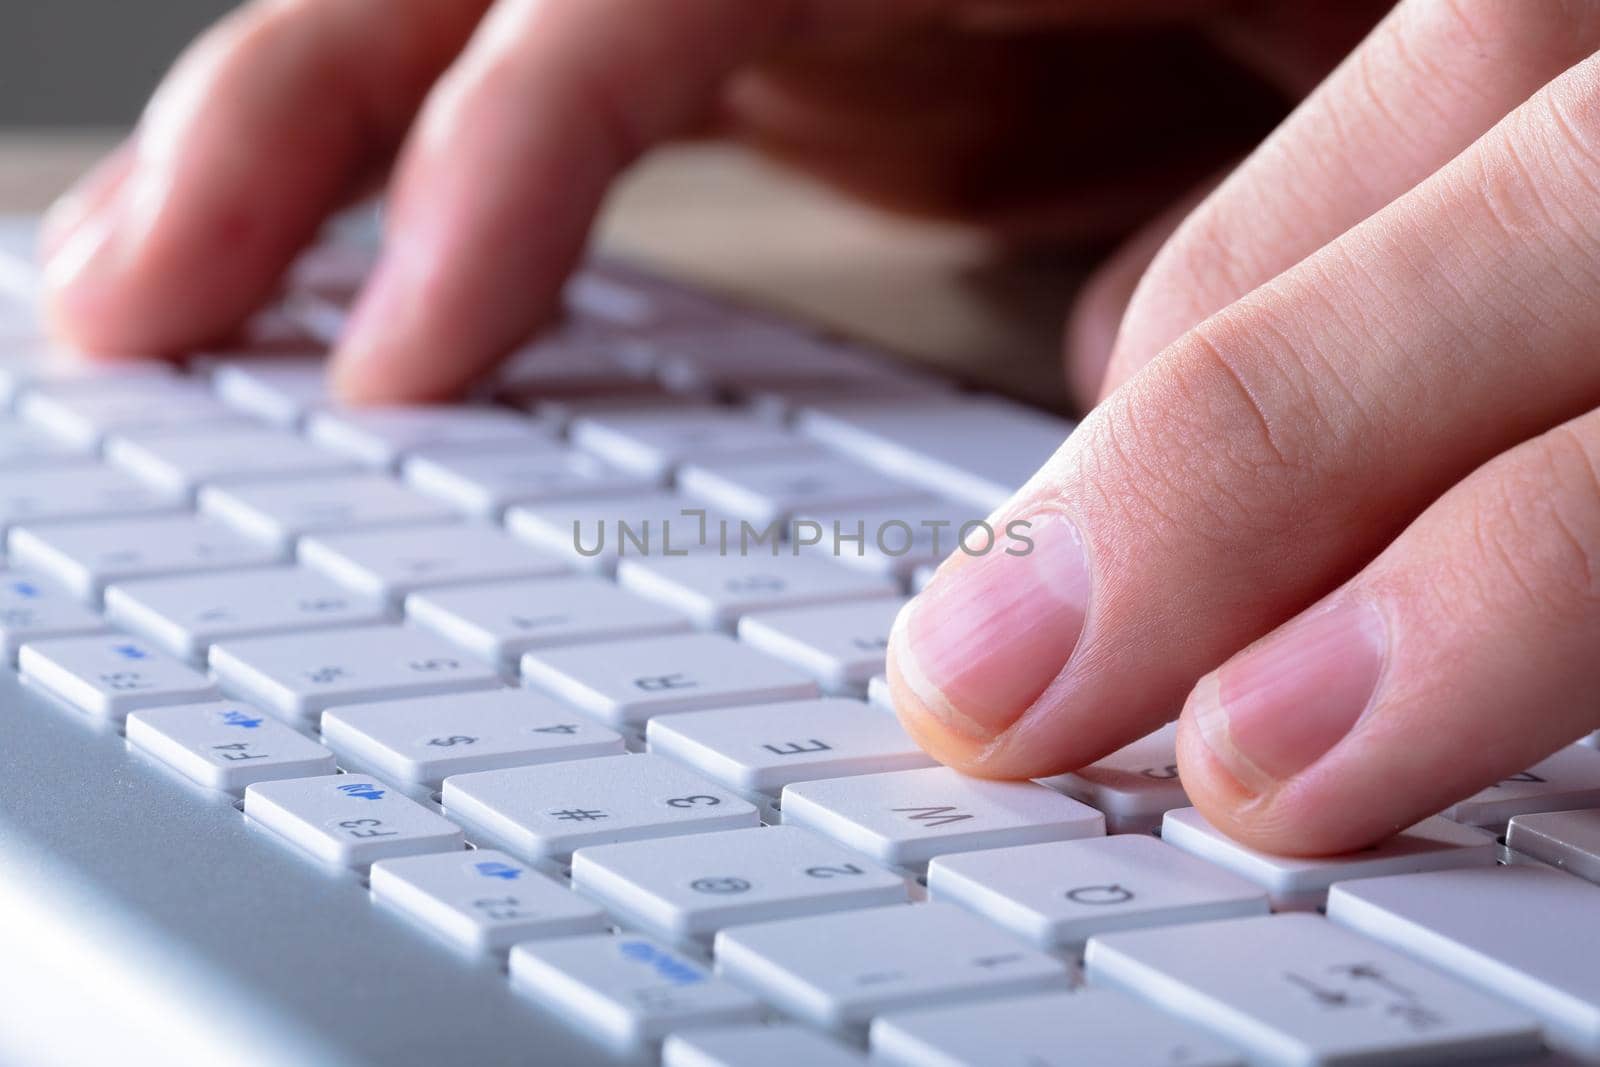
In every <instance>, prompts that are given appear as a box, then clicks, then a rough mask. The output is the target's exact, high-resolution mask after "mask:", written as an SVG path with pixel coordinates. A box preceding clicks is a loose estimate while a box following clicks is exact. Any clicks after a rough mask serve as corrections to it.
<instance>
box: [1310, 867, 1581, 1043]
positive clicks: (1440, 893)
mask: <svg viewBox="0 0 1600 1067" xmlns="http://www.w3.org/2000/svg"><path fill="white" fill-rule="evenodd" d="M1328 917H1329V918H1330V919H1332V920H1334V921H1335V922H1337V923H1341V924H1343V925H1345V926H1348V927H1350V928H1352V929H1354V930H1358V931H1360V932H1361V933H1363V934H1365V935H1367V936H1368V937H1371V938H1374V939H1376V940H1378V941H1382V942H1384V943H1385V944H1387V945H1389V946H1391V947H1392V948H1395V949H1397V950H1399V951H1400V952H1403V953H1405V954H1406V955H1407V956H1412V957H1416V958H1418V959H1422V960H1424V961H1426V962H1428V963H1431V964H1433V965H1434V966H1435V967H1438V968H1440V969H1441V970H1444V971H1448V972H1450V973H1451V974H1454V975H1455V976H1456V977H1458V978H1461V979H1462V980H1464V981H1467V982H1470V983H1472V984H1473V985H1476V986H1479V987H1480V988H1482V989H1485V990H1487V991H1488V992H1490V993H1493V994H1495V995H1496V996H1499V997H1503V998H1505V999H1506V1000H1509V1001H1511V1002H1513V1003H1515V1004H1517V1005H1519V1006H1521V1007H1522V1008H1524V1009H1526V1010H1527V1011H1528V1012H1530V1013H1532V1014H1534V1015H1537V1016H1539V1018H1540V1019H1541V1020H1543V1022H1544V1025H1545V1029H1546V1032H1547V1034H1548V1036H1549V1038H1550V1041H1551V1044H1553V1045H1555V1046H1557V1047H1558V1048H1560V1049H1562V1050H1563V1051H1566V1052H1570V1053H1572V1054H1573V1055H1576V1056H1580V1057H1583V1058H1586V1059H1590V1060H1593V1059H1597V1058H1600V966H1597V965H1596V964H1597V961H1600V923H1597V917H1600V887H1596V886H1592V885H1590V884H1588V883H1587V882H1584V881H1581V880H1579V879H1577V878H1574V877H1572V876H1571V875H1568V874H1562V873H1561V872H1559V871H1552V870H1548V869H1541V868H1538V867H1493V868H1485V869H1483V870H1471V871H1435V872H1432V873H1429V874H1404V875H1396V876H1394V877H1391V878H1366V879H1362V880H1360V881H1355V882H1343V883H1341V884H1339V885H1337V886H1334V887H1333V890H1332V892H1330V893H1329V894H1328Z"/></svg>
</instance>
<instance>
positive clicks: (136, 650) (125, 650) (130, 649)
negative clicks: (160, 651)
mask: <svg viewBox="0 0 1600 1067" xmlns="http://www.w3.org/2000/svg"><path fill="white" fill-rule="evenodd" d="M111 651H113V652H115V653H116V654H117V655H119V656H121V657H122V658H123V659H149V658H150V653H148V652H146V651H145V650H144V649H142V648H140V647H139V646H138V645H112V646H111Z"/></svg>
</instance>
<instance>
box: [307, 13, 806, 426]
mask: <svg viewBox="0 0 1600 1067" xmlns="http://www.w3.org/2000/svg"><path fill="white" fill-rule="evenodd" d="M798 10H799V5H798V4H797V3H782V4H749V3H745V2H741V0H684V2H682V3H676V4H671V5H658V4H654V3H649V2H646V3H639V2H637V0H585V2H583V3H570V4H565V3H544V2H539V0H502V3H500V4H499V5H498V6H497V8H496V9H495V10H494V11H493V12H491V13H490V15H489V16H488V18H487V19H485V21H484V23H483V25H482V27H481V28H480V30H479V32H478V34H477V35H476V36H475V38H474V40H473V42H472V43H471V45H470V46H469V47H468V48H467V50H466V51H465V52H464V54H463V55H462V57H461V59H460V61H459V62H458V63H457V64H456V65H455V67H454V68H453V69H452V70H451V71H450V73H449V74H448V75H447V76H446V77H445V78H444V79H443V80H442V81H441V82H440V84H439V85H438V86H437V87H436V89H435V90H434V92H433V93H432V95H431V98H430V99H429V101H428V103H427V106H426V107H425V108H424V109H423V114H422V116H421V118H420V119H419V122H418V128H417V129H416V130H415V131H414V134H413V136H412V138H411V140H410V142H409V144H408V146H407V148H406V151H405V153H404V155H403V157H402V161H401V165H400V168H399V173H398V175H397V178H396V181H395V186H394V195H393V200H392V203H391V209H390V214H389V218H388V232H387V235H386V241H385V252H384V255H383V258H382V261H381V263H380V266H379V268H378V270H377V272H376V274H375V275H374V278H373V280H372V282H371V283H370V285H369V286H368V288H367V290H366V292H365V293H364V294H363V295H362V297H361V299H360V301H359V302H358V305H357V308H356V311H355V314H354V316H353V317H352V320H351V323H350V325H349V327H348V330H347V332H346V336H345V337H344V338H343V340H342V343H341V344H340V345H339V348H338V351H337V353H336V356H335V363H334V380H335V383H336V385H337V387H338V388H339V389H340V391H341V392H342V393H343V394H344V395H345V396H347V397H349V398H351V399H354V400H361V401H400V400H414V399H431V398H440V397H447V396H450V395H451V394H453V393H455V392H457V391H458V390H459V389H460V388H461V387H462V386H464V385H465V384H467V383H468V382H470V381H471V380H473V378H475V377H476V376H477V375H478V374H479V373H481V372H482V371H483V369H484V368H485V367H487V366H488V365H489V364H491V363H492V362H494V361H495V360H496V359H497V358H498V357H499V356H500V355H502V354H503V353H504V352H505V351H507V350H508V349H509V348H511V347H512V346H514V345H515V344H516V343H518V342H519V341H521V340H522V339H524V338H525V337H526V336H527V334H528V333H529V332H530V330H531V329H532V328H533V327H534V326H535V325H537V324H538V323H539V322H540V321H541V320H542V319H543V318H544V317H546V316H547V315H548V314H549V313H550V311H551V308H552V303H553V299H554V294H555V292H556V290H557V288H558V285H559V281H560V279H561V278H562V277H563V276H564V275H565V274H566V272H567V270H568V269H569V268H570V266H571V264H572V261H573V260H574V258H575V257H576V256H577V254H578V251H579V249H580V248H581V247H582V244H583V241H584V238H585V235H586V233H587V230H588V226H589V223H590V221H591V219H592V218H593V216H594V213H595V211H596V209H597V208H598V207H599V204H600V200H601V198H602V196H603V195H604V192H605V189H606V187H607V186H608V184H609V183H610V181H611V179H612V178H613V177H614V176H615V175H616V174H617V173H618V172H619V171H620V170H621V169H622V168H623V167H625V166H627V165H628V164H629V163H631V162H632V161H633V160H634V158H635V157H636V156H638V155H639V153H640V152H642V151H643V150H644V149H645V148H646V147H648V146H649V145H652V144H654V143H656V142H658V141H660V140H662V139H664V138H666V137H669V136H672V135H673V134H675V133H676V132H678V131H679V130H680V129H683V128H686V127H688V126H689V125H691V124H692V123H693V122H694V120H695V119H696V117H697V116H698V115H699V113H700V112H701V111H702V110H703V109H704V108H705V107H707V106H708V105H709V103H710V101H711V100H712V98H713V95H714V93H715V91H716V90H717V89H718V87H719V86H720V84H721V82H722V80H723V78H724V77H725V76H726V75H727V74H728V72H729V71H731V70H732V69H733V68H734V67H735V66H737V65H738V64H739V63H741V62H742V61H744V60H745V59H747V58H748V57H750V56H751V55H753V54H755V53H756V52H758V51H760V50H761V49H762V48H763V47H764V46H765V45H767V44H768V43H769V42H770V40H771V39H772V38H773V36H774V35H776V34H778V33H779V32H780V31H781V30H783V28H784V27H785V26H786V25H787V23H788V20H789V19H791V18H793V17H794V15H795V13H796V12H797V11H798Z"/></svg>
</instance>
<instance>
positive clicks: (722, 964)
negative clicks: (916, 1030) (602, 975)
mask: <svg viewBox="0 0 1600 1067" xmlns="http://www.w3.org/2000/svg"><path fill="white" fill-rule="evenodd" d="M716 958H717V972H718V973H719V974H725V975H727V976H728V977H730V978H732V979H733V980H734V981H736V982H738V983H739V984H740V985H742V986H745V987H746V988H750V989H754V990H756V991H758V992H759V993H760V994H761V995H762V996H763V998H764V999H766V1000H769V1001H771V1002H772V1003H774V1004H776V1005H777V1006H778V1007H780V1008H781V1009H783V1010H784V1011H786V1012H788V1013H789V1014H791V1015H794V1016H796V1017H797V1018H800V1019H803V1020H805V1021H806V1022H809V1023H814V1024H816V1025H818V1026H824V1027H827V1028H829V1029H833V1030H845V1031H848V1030H851V1029H856V1028H861V1027H865V1026H866V1025H867V1023H869V1022H870V1021H871V1020H872V1019H873V1018H874V1017H876V1016H879V1015H884V1014H886V1013H889V1012H894V1011H903V1010H906V1009H908V1008H924V1007H929V1006H931V1005H936V1004H949V1003H952V1002H957V1001H961V1000H976V999H981V998H984V997H1000V996H1006V995H1008V994H1015V993H1031V992H1037V991H1041V990H1049V989H1062V990H1065V989H1066V988H1067V987H1068V973H1067V968H1066V965H1065V964H1064V963H1062V962H1061V961H1060V960H1057V959H1054V958H1052V957H1050V956H1047V955H1045V954H1044V953H1042V952H1039V951H1037V950H1035V949H1031V948H1029V947H1028V946H1027V945H1025V944H1023V942H1021V941H1019V940H1017V939H1016V938H1015V937H1013V936H1012V935H1011V934H1008V933H1006V932H1005V931H1003V930H1001V929H999V928H998V927H995V926H991V925H990V924H988V923H986V922H984V921H983V920H982V919H979V918H978V917H977V916H974V915H969V914H968V913H967V912H964V911H962V910H961V909H959V908H957V907H955V906H953V905H950V904H939V903H928V904H899V905H891V906H889V907H884V908H869V909H866V910H864V911H847V912H840V913H838V914H836V915H815V916H808V917H806V918H801V919H781V920H778V921H776V922H769V923H760V924H757V925H754V926H737V927H733V928H732V929H728V930H724V931H722V932H721V933H719V934H718V935H717V939H716Z"/></svg>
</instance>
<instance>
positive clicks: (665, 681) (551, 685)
mask: <svg viewBox="0 0 1600 1067" xmlns="http://www.w3.org/2000/svg"><path fill="white" fill-rule="evenodd" d="M522 677H523V680H524V681H526V682H527V684H529V685H531V686H533V687H534V688H536V689H542V690H544V691H545V692H547V693H549V694H551V695H552V696H554V697H556V698H557V699H559V700H562V701H565V702H566V703H568V704H571V705H572V706H573V707H576V708H580V709H582V710H583V711H585V712H587V713H588V714H590V715H593V716H595V717H597V718H599V719H600V720H601V721H602V722H605V723H607V724H608V725H611V726H614V727H618V728H622V727H628V726H642V725H643V724H644V723H645V721H646V720H648V719H649V718H650V717H651V716H654V715H664V714H667V713H670V712H679V711H693V710H696V709H701V708H724V707H728V706H730V705H734V704H771V703H774V702H776V701H780V700H803V699H805V698H807V697H814V696H816V695H817V684H816V683H815V682H813V681H812V680H811V679H810V678H808V677H806V676H805V675H804V674H802V673H801V672H800V671H797V670H795V669H794V668H793V667H790V666H789V665H788V664H786V663H783V662H781V661H779V660H775V659H773V658H771V657H770V656H767V655H765V654H763V653H760V652H757V651H755V650H754V649H749V648H746V647H744V646H743V645H741V644H738V643H737V642H735V641H733V640H731V639H730V638H727V637H723V636H722V635H720V634H676V635H669V636H667V637H650V638H644V639H642V640H637V641H624V642H620V643H615V644H612V643H606V644H597V645H575V646H570V647H563V648H547V649H538V650H535V651H533V652H529V653H528V654H527V655H526V656H523V657H522Z"/></svg>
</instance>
